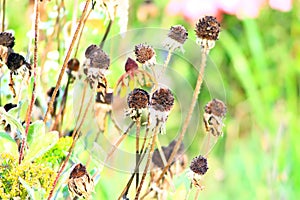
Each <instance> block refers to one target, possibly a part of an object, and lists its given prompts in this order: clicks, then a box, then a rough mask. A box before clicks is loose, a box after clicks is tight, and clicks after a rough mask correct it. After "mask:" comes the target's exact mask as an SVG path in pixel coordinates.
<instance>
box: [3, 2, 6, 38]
mask: <svg viewBox="0 0 300 200" xmlns="http://www.w3.org/2000/svg"><path fill="white" fill-rule="evenodd" d="M5 4H6V0H3V3H2V32H4V30H5V7H6V5H5Z"/></svg>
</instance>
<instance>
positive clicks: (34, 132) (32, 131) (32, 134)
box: [27, 120, 45, 147]
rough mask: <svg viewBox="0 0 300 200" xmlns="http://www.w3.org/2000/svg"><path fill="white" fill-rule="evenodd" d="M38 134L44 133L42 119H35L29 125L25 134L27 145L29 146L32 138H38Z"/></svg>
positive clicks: (32, 140)
mask: <svg viewBox="0 0 300 200" xmlns="http://www.w3.org/2000/svg"><path fill="white" fill-rule="evenodd" d="M40 135H45V123H44V122H43V121H42V120H38V121H35V122H34V123H32V124H30V126H29V129H28V136H27V142H28V145H29V147H31V145H32V143H33V142H34V139H35V138H39V136H40Z"/></svg>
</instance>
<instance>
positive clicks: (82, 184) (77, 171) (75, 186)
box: [68, 163, 94, 199]
mask: <svg viewBox="0 0 300 200" xmlns="http://www.w3.org/2000/svg"><path fill="white" fill-rule="evenodd" d="M68 188H69V191H70V193H71V196H72V198H73V197H83V198H85V199H89V197H90V195H91V193H92V191H93V190H94V181H93V179H92V178H91V177H90V175H89V174H88V173H87V171H86V168H85V166H84V165H82V164H81V163H79V164H77V165H76V166H75V167H74V169H73V170H72V172H71V174H70V176H69V181H68Z"/></svg>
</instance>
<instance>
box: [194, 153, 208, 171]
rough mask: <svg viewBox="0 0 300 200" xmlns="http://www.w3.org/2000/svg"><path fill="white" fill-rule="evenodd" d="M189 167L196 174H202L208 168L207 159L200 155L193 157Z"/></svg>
mask: <svg viewBox="0 0 300 200" xmlns="http://www.w3.org/2000/svg"><path fill="white" fill-rule="evenodd" d="M190 169H191V170H192V171H193V172H194V173H196V174H200V175H204V174H205V173H206V172H207V170H208V167H207V159H206V158H205V157H203V156H201V155H199V156H197V157H195V158H193V160H192V162H191V165H190Z"/></svg>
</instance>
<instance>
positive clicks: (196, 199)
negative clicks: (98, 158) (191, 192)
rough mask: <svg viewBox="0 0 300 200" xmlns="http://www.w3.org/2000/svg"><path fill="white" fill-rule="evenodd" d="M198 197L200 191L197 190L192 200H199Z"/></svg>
mask: <svg viewBox="0 0 300 200" xmlns="http://www.w3.org/2000/svg"><path fill="white" fill-rule="evenodd" d="M199 195H200V190H199V189H197V190H196V194H195V198H194V200H198V199H199Z"/></svg>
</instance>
